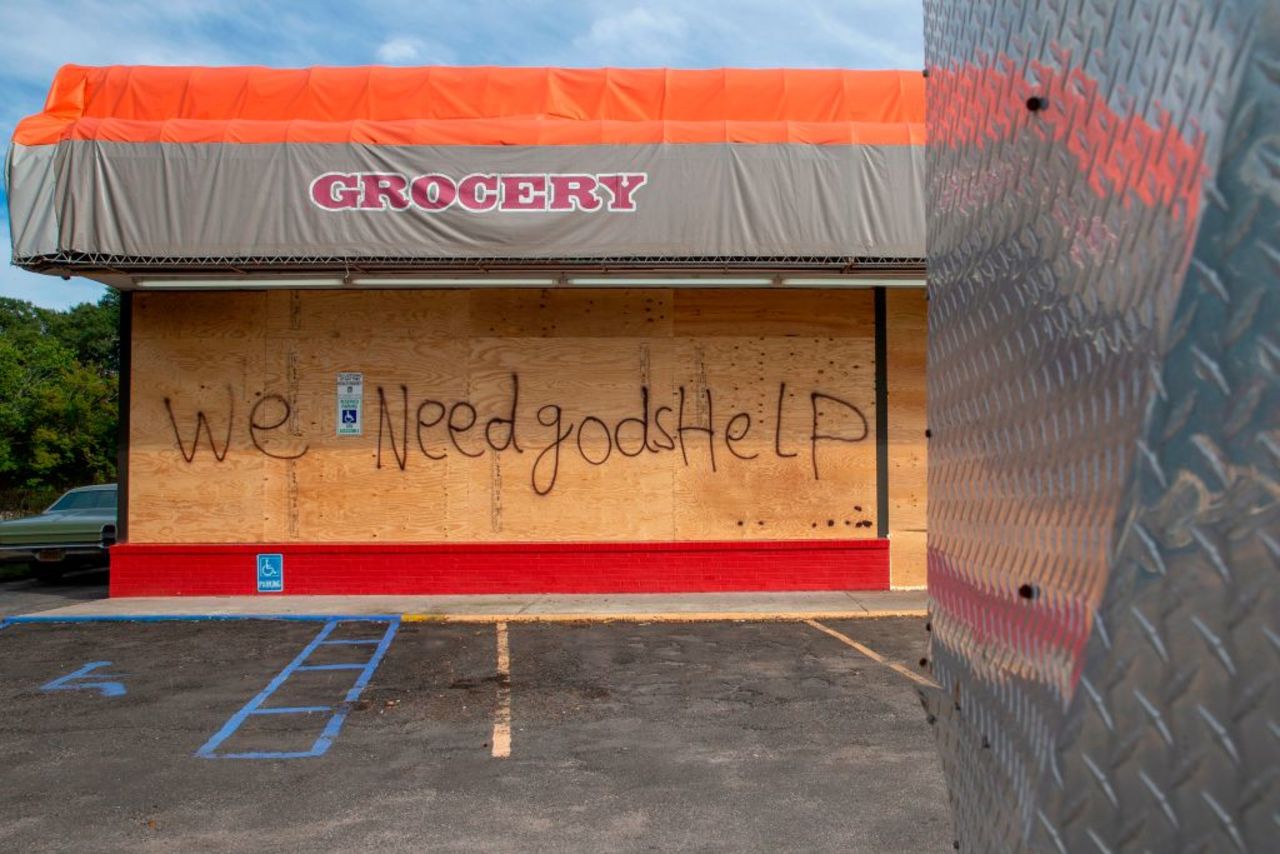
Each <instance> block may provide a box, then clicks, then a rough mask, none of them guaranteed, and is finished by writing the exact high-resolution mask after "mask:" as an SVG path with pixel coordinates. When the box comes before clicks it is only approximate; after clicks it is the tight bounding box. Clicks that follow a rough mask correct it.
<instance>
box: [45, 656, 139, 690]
mask: <svg viewBox="0 0 1280 854" xmlns="http://www.w3.org/2000/svg"><path fill="white" fill-rule="evenodd" d="M109 664H111V662H110V661H90V662H89V663H88V664H86V665H85V666H84V667H81V668H80V669H79V670H75V671H72V672H71V673H68V674H67V675H66V676H59V677H58V678H57V679H54V680H53V681H52V682H49V683H46V684H44V685H42V686H40V690H41V691H87V690H90V689H93V690H95V691H97V692H98V693H99V694H100V695H102V696H103V697H122V696H124V694H125V690H124V684H123V683H120V682H115V681H107V677H114V678H115V679H119V678H121V675H122V674H119V673H92V671H94V670H97V669H98V668H99V667H106V666H107V665H109ZM89 679H93V680H95V681H92V682H90V681H88V680H89Z"/></svg>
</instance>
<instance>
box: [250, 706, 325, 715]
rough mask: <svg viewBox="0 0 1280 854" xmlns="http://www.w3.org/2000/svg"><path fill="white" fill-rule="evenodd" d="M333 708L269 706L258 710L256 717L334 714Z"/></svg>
mask: <svg viewBox="0 0 1280 854" xmlns="http://www.w3.org/2000/svg"><path fill="white" fill-rule="evenodd" d="M332 711H333V706H268V707H267V708H263V709H258V710H256V711H255V712H254V714H255V715H309V714H311V713H312V712H332Z"/></svg>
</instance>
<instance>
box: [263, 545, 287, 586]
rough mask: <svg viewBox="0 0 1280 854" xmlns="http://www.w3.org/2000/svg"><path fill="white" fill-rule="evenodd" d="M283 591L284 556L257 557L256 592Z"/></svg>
mask: <svg viewBox="0 0 1280 854" xmlns="http://www.w3.org/2000/svg"><path fill="white" fill-rule="evenodd" d="M283 591H284V555H279V554H277V555H258V592H259V593H281V592H283Z"/></svg>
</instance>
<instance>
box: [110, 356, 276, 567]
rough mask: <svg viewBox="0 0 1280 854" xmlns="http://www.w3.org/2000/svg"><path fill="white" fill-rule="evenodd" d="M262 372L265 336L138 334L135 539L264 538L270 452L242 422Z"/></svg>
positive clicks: (132, 427) (133, 430) (133, 424)
mask: <svg viewBox="0 0 1280 854" xmlns="http://www.w3.org/2000/svg"><path fill="white" fill-rule="evenodd" d="M262 371H263V353H262V342H261V340H260V339H257V340H255V339H254V338H251V337H248V336H227V337H224V338H219V339H208V338H174V337H168V336H154V337H149V338H145V339H135V340H134V343H133V377H132V387H131V392H130V393H131V397H132V401H133V408H132V410H131V414H130V423H129V443H130V447H129V453H130V456H129V469H130V472H129V474H130V477H129V511H130V516H129V538H130V540H131V541H133V542H139V543H148V542H210V543H222V542H256V541H259V540H261V539H262V538H263V535H264V521H263V520H264V518H265V515H266V508H265V507H264V503H263V491H264V476H265V471H264V463H265V462H266V459H265V458H264V457H263V456H262V455H261V454H260V453H258V452H257V451H256V450H255V449H254V448H253V446H252V444H251V441H250V436H249V433H248V430H247V426H246V425H247V417H248V414H249V412H250V411H251V410H252V408H253V405H254V403H255V398H254V395H253V394H252V393H251V392H246V389H248V388H250V387H252V385H251V384H252V382H253V381H254V379H255V378H257V377H259V376H260V375H261V374H262Z"/></svg>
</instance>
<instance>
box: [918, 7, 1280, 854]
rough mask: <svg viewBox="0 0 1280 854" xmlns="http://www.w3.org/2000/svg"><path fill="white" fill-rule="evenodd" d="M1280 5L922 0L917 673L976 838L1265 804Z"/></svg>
mask: <svg viewBox="0 0 1280 854" xmlns="http://www.w3.org/2000/svg"><path fill="white" fill-rule="evenodd" d="M1277 44H1280V10H1278V9H1277V6H1276V4H1275V3H1263V2H1246V0H1240V2H1221V3H1211V2H1197V0H1168V2H1137V1H1135V2H1117V3H1110V2H1072V1H1071V0H1056V2H1054V0H1039V2H1032V1H1031V0H1028V2H1024V3H1014V2H1009V0H978V2H972V3H966V4H959V3H952V2H929V3H927V4H926V50H927V57H928V65H929V74H930V77H929V89H928V101H929V108H928V123H929V140H930V150H929V164H928V165H929V179H928V180H929V194H930V196H929V197H930V210H929V264H930V318H929V319H930V344H929V364H930V379H929V407H930V428H931V432H932V439H931V444H930V475H929V496H930V507H929V537H930V542H929V586H930V593H931V597H932V612H933V617H932V628H933V643H932V647H931V656H930V658H931V663H932V666H933V668H934V672H935V675H936V677H937V679H938V681H939V683H940V684H941V685H942V686H943V690H942V692H940V693H936V694H932V695H930V696H928V697H927V704H928V705H929V707H930V712H931V717H932V718H933V719H934V720H935V721H936V723H937V724H938V734H939V744H940V748H941V751H942V757H943V764H944V768H945V770H946V773H947V775H948V778H949V781H950V783H951V796H952V803H953V808H954V812H955V819H956V827H957V832H958V835H959V839H960V844H961V847H962V848H963V849H965V850H972V851H1004V850H1022V849H1035V850H1041V849H1043V850H1051V851H1052V850H1059V851H1077V850H1099V851H1112V850H1152V851H1172V850H1213V851H1217V850H1263V849H1264V847H1267V845H1266V844H1267V843H1268V842H1269V841H1270V840H1272V839H1273V838H1275V837H1276V836H1277V833H1278V832H1280V831H1278V829H1277V822H1278V821H1280V799H1278V795H1277V785H1278V784H1277V777H1278V775H1280V725H1278V724H1277V708H1278V707H1280V696H1278V694H1280V686H1278V685H1277V673H1278V672H1280V666H1278V665H1280V613H1278V607H1277V596H1276V587H1277V578H1278V576H1277V572H1278V570H1280V378H1278V371H1277V365H1278V364H1280V338H1277V330H1280V292H1278V291H1277V278H1278V275H1277V274H1278V273H1280V239H1278V238H1280V231H1278V227H1280V226H1278V224H1280V216H1278V214H1280V211H1278V210H1277V204H1278V203H1280V98H1278V95H1280V56H1278V55H1277V52H1276V47H1277Z"/></svg>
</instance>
